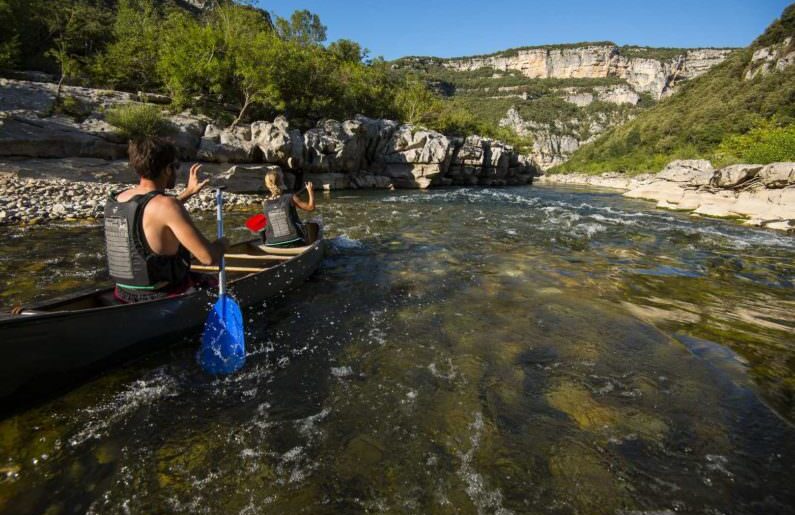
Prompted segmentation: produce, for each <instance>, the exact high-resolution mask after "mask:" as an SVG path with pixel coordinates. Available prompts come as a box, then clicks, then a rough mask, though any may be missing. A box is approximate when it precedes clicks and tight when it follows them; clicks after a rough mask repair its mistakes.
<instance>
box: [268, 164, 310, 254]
mask: <svg viewBox="0 0 795 515" xmlns="http://www.w3.org/2000/svg"><path fill="white" fill-rule="evenodd" d="M304 186H305V187H306V193H307V195H308V199H307V201H306V202H304V201H303V200H301V198H300V197H299V196H298V194H293V193H286V192H285V189H286V188H285V186H284V176H283V175H282V172H281V170H270V171H269V172H268V173H267V174H265V187H266V188H267V189H268V191H269V192H270V196H269V197H268V198H266V199H265V202H263V206H262V209H263V211H264V213H265V216H266V217H267V219H268V225H267V226H266V227H265V234H264V235H263V239H264V240H265V245H267V246H269V247H300V246H301V245H305V244H306V243H305V239H306V234H305V231H304V225H303V223H301V218H300V217H299V216H298V211H297V210H296V208H298V209H302V210H304V211H314V210H315V193H314V190H313V189H312V183H311V182H307V183H305V184H304ZM299 193H300V192H299Z"/></svg>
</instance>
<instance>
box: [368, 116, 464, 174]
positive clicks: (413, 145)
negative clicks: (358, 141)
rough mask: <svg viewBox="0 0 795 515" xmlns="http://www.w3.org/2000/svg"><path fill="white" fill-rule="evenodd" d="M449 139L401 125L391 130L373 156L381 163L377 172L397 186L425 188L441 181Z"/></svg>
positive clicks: (449, 149)
mask: <svg viewBox="0 0 795 515" xmlns="http://www.w3.org/2000/svg"><path fill="white" fill-rule="evenodd" d="M453 149H454V147H453V146H452V143H451V141H450V140H449V139H448V138H447V137H446V136H444V135H443V134H441V133H438V132H436V131H430V130H426V129H418V128H416V127H414V126H413V125H409V124H406V125H401V126H399V127H398V128H396V129H395V131H394V132H393V133H392V136H391V137H390V138H389V140H388V141H387V144H386V145H385V146H384V148H383V154H382V155H379V156H377V158H378V161H379V162H380V163H382V164H383V168H382V169H381V170H380V171H379V174H381V175H385V176H387V177H391V178H392V179H393V183H394V185H395V186H397V187H399V188H421V189H425V188H428V187H429V186H430V185H431V184H434V183H439V184H445V183H446V182H447V181H444V180H443V178H444V175H445V174H446V173H447V169H448V167H449V165H450V160H451V158H452V155H453Z"/></svg>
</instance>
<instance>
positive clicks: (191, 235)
mask: <svg viewBox="0 0 795 515" xmlns="http://www.w3.org/2000/svg"><path fill="white" fill-rule="evenodd" d="M163 211H164V213H163V214H164V220H165V222H166V225H167V226H168V228H169V229H171V232H173V233H174V236H176V238H177V240H178V241H179V242H180V243H181V244H182V245H183V246H184V247H185V248H186V249H188V251H189V252H190V253H191V254H193V255H194V256H195V257H196V259H198V260H199V262H200V263H201V264H203V265H217V264H219V263H220V262H221V256H222V255H223V253H224V251H225V250H226V248H227V247H228V243H227V242H226V239H221V240H218V241H214V242H212V243H210V241H209V240H207V238H205V237H204V235H203V234H202V233H201V232H200V231H199V230H198V229H197V228H196V226H195V225H194V224H193V220H191V218H190V215H189V214H188V212H187V211H186V210H185V207H184V206H183V205H182V204H181V203H180V202H178V201H176V200H171V201H170V202H168V203H166V204H165V205H164V206H163Z"/></svg>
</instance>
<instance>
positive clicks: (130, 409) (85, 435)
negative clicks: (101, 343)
mask: <svg viewBox="0 0 795 515" xmlns="http://www.w3.org/2000/svg"><path fill="white" fill-rule="evenodd" d="M177 395H179V388H178V382H177V380H176V378H174V377H173V376H171V375H169V374H168V373H167V372H166V371H165V369H163V368H159V369H157V370H155V372H154V373H153V375H152V376H150V377H147V378H144V379H139V380H137V381H135V382H133V383H131V384H129V385H127V386H126V387H125V389H124V390H123V391H122V392H120V393H118V394H117V395H116V396H115V397H114V398H113V399H112V400H110V401H108V402H105V403H102V404H99V405H97V406H93V407H89V408H84V409H82V410H80V411H78V412H77V414H76V418H77V419H79V420H81V421H82V420H87V421H86V422H84V423H83V427H82V428H81V429H79V430H78V431H77V432H76V433H75V434H74V435H72V436H71V437H70V438H69V445H70V446H72V447H77V446H79V445H81V444H83V443H85V442H86V441H88V440H91V439H98V438H102V437H103V436H105V435H106V434H107V433H108V432H109V431H110V430H111V429H112V428H113V427H114V426H116V425H119V424H121V423H122V422H123V421H124V420H126V419H127V418H129V417H130V416H132V415H133V414H134V413H135V412H136V411H138V410H139V409H141V408H142V407H144V406H146V407H151V406H152V405H154V404H156V403H157V402H158V401H159V400H161V399H164V398H167V397H174V396H177Z"/></svg>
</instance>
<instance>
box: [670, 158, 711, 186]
mask: <svg viewBox="0 0 795 515" xmlns="http://www.w3.org/2000/svg"><path fill="white" fill-rule="evenodd" d="M714 173H715V169H714V168H712V163H710V162H709V161H707V160H706V159H679V160H676V161H671V162H670V163H668V165H666V167H665V168H663V170H662V171H661V172H660V173H658V174H657V177H658V178H659V179H662V180H665V181H669V182H678V183H683V184H687V185H690V186H706V185H707V184H709V181H710V180H711V179H712V175H713V174H714Z"/></svg>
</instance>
